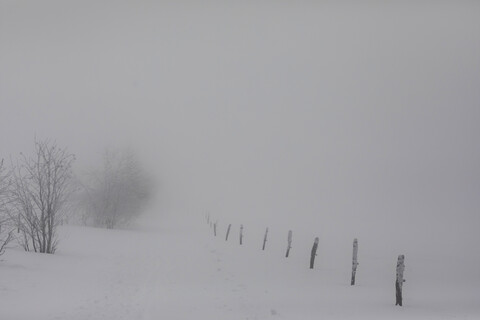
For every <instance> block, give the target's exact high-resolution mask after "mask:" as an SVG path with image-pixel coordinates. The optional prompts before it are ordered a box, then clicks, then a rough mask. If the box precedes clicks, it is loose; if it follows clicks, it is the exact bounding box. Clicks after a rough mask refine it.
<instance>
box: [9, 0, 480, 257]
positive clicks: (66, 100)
mask: <svg viewBox="0 0 480 320" xmlns="http://www.w3.org/2000/svg"><path fill="white" fill-rule="evenodd" d="M259 3H260V2H256V3H255V4H254V2H248V1H247V2H244V1H204V2H202V3H199V2H194V1H183V2H180V1H164V2H159V1H134V2H132V1H90V0H87V1H63V0H62V1H60V0H46V1H26V0H25V1H16V0H0V157H5V158H8V157H9V156H10V155H13V156H14V155H15V154H16V153H18V152H19V151H24V152H26V151H28V150H30V149H31V147H32V142H33V137H34V136H35V135H36V136H37V137H39V138H51V139H55V140H56V141H57V142H58V143H59V144H61V145H64V146H67V147H68V148H69V150H71V151H72V152H74V153H75V154H77V157H78V162H79V167H81V166H82V165H86V164H91V163H92V162H94V161H95V160H98V157H99V154H100V152H101V150H102V149H103V148H104V147H106V146H108V145H117V146H124V145H130V146H133V147H134V148H135V149H136V150H137V151H138V153H139V154H140V155H141V157H142V158H143V159H144V161H145V162H146V163H148V165H150V166H151V168H153V169H152V170H153V172H154V173H155V174H156V175H158V176H159V178H160V183H161V185H162V197H161V203H162V205H163V210H169V211H176V212H180V211H188V212H195V213H198V212H200V213H201V212H204V210H210V211H211V212H212V213H213V214H215V215H217V216H222V217H231V218H232V219H234V217H237V219H238V217H239V216H240V215H242V216H250V217H251V218H255V219H259V220H262V221H265V222H266V223H268V220H269V219H272V217H275V218H276V219H280V220H282V219H283V220H285V222H286V223H287V222H288V223H290V222H291V221H293V220H295V221H302V223H304V222H303V221H307V222H306V223H307V224H315V223H318V224H329V223H331V225H332V226H338V225H341V224H342V223H345V222H347V221H350V222H351V221H354V222H355V223H359V224H360V225H362V226H363V230H364V232H370V231H373V230H375V229H377V228H382V229H385V230H387V231H386V232H387V234H388V232H390V231H391V232H399V231H398V229H401V230H402V232H404V233H406V234H409V235H411V234H416V233H419V232H421V231H422V230H423V232H424V231H425V230H429V231H428V232H427V233H429V232H432V230H433V232H434V234H436V235H439V236H442V237H445V239H446V240H445V241H448V242H449V243H452V242H453V243H455V244H456V245H457V247H456V248H461V247H462V246H463V245H464V244H465V243H478V241H479V240H480V236H479V235H478V231H477V229H478V226H479V225H480V214H479V205H480V200H479V199H480V196H479V193H480V144H479V137H480V90H479V88H480V58H479V57H480V40H479V39H480V3H479V2H476V1H445V2H439V1H435V2H428V1H422V2H421V4H419V3H416V4H413V3H414V2H413V1H412V4H408V3H407V2H405V1H390V2H389V3H388V4H380V3H381V2H380V1H370V2H369V3H367V2H362V4H360V3H356V4H353V3H350V2H343V3H342V4H338V2H335V1H331V2H328V1H327V2H321V1H319V3H316V4H314V3H313V2H310V1H303V2H296V3H295V4H292V3H288V2H287V1H275V2H273V1H261V3H260V4H259ZM333 3H335V4H333ZM400 3H401V4H400ZM362 223H363V224H362ZM352 228H353V227H352ZM435 232H436V233H435ZM393 234H396V233H393ZM427 236H428V234H427Z"/></svg>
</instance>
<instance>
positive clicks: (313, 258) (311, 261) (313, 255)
mask: <svg viewBox="0 0 480 320" xmlns="http://www.w3.org/2000/svg"><path fill="white" fill-rule="evenodd" d="M318 241H319V240H318V237H316V238H315V241H314V242H313V247H312V255H311V256H310V269H313V264H314V263H315V256H316V255H317V248H318Z"/></svg>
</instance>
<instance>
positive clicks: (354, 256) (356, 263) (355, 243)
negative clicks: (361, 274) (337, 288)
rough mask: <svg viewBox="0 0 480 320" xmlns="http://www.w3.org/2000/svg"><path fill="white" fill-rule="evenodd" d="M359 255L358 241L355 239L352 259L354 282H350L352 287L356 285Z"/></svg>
mask: <svg viewBox="0 0 480 320" xmlns="http://www.w3.org/2000/svg"><path fill="white" fill-rule="evenodd" d="M357 254H358V240H357V239H354V240H353V257H352V281H351V282H350V285H352V286H353V285H354V284H355V275H356V273H357V266H358V260H357Z"/></svg>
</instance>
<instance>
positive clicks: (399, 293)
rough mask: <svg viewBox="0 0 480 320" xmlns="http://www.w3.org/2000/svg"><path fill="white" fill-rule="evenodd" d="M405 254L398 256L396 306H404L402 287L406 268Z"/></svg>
mask: <svg viewBox="0 0 480 320" xmlns="http://www.w3.org/2000/svg"><path fill="white" fill-rule="evenodd" d="M404 262H405V256H404V255H403V254H401V255H399V256H398V260H397V279H396V281H395V294H396V302H395V305H396V306H402V303H403V297H402V289H403V283H404V282H405V279H403V271H404V270H405V263H404Z"/></svg>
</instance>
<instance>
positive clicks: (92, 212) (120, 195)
mask: <svg viewBox="0 0 480 320" xmlns="http://www.w3.org/2000/svg"><path fill="white" fill-rule="evenodd" d="M151 187H152V184H151V181H150V179H149V178H148V177H147V175H146V173H145V171H144V170H143V169H142V167H141V166H140V164H139V162H138V161H137V159H136V158H135V156H134V154H133V153H132V152H127V151H124V152H114V151H111V150H107V151H105V154H104V158H103V167H102V168H101V169H99V170H95V171H93V172H92V174H90V177H89V179H88V181H87V182H86V183H85V184H84V192H83V194H82V195H81V196H80V197H79V198H80V199H81V200H82V201H81V206H82V208H83V214H82V219H83V220H84V221H83V222H86V221H87V219H89V220H90V221H91V222H92V223H93V225H95V226H98V227H104V228H108V229H113V228H115V227H118V226H125V225H127V224H129V223H130V222H131V221H132V220H133V219H135V218H136V217H137V216H138V215H139V214H140V213H141V212H142V210H143V208H144V205H145V203H146V202H147V201H148V199H149V198H150V195H151Z"/></svg>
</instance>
